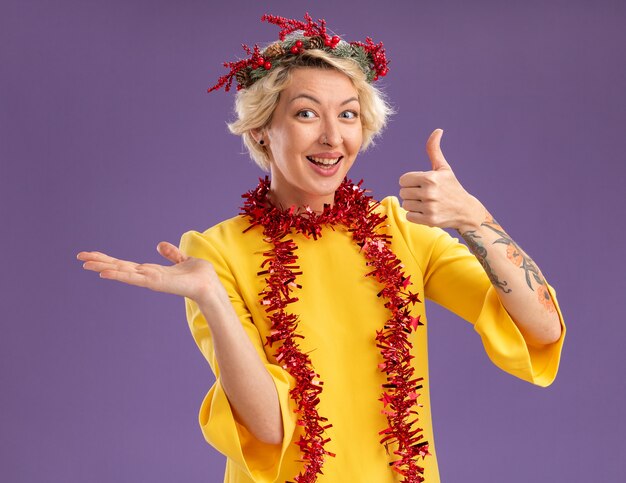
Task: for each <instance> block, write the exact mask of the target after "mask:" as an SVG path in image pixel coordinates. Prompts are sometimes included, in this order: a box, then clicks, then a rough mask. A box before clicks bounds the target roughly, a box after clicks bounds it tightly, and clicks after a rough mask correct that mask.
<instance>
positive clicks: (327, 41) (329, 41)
mask: <svg viewBox="0 0 626 483" xmlns="http://www.w3.org/2000/svg"><path fill="white" fill-rule="evenodd" d="M324 45H326V46H327V47H330V46H331V45H333V43H332V42H331V40H330V39H325V40H324Z"/></svg>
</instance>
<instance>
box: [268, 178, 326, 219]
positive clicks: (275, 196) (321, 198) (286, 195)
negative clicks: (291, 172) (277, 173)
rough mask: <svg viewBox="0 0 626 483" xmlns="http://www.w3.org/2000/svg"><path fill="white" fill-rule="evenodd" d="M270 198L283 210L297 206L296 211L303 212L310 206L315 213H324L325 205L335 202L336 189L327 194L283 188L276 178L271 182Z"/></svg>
mask: <svg viewBox="0 0 626 483" xmlns="http://www.w3.org/2000/svg"><path fill="white" fill-rule="evenodd" d="M268 198H269V200H270V201H271V202H272V204H273V205H274V206H276V207H278V208H281V209H283V210H289V209H290V208H291V207H295V210H296V212H302V211H304V210H305V208H306V207H309V208H310V209H311V210H312V211H314V212H315V213H322V212H323V211H324V205H330V206H333V205H334V203H335V191H334V190H333V191H331V192H330V193H325V194H311V193H306V192H304V191H300V190H296V189H293V188H291V189H283V187H282V186H281V184H280V183H277V182H276V178H272V180H271V182H270V191H269V193H268Z"/></svg>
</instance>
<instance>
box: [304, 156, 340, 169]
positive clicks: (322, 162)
mask: <svg viewBox="0 0 626 483" xmlns="http://www.w3.org/2000/svg"><path fill="white" fill-rule="evenodd" d="M306 159H308V160H309V161H310V162H311V163H313V164H314V165H316V166H319V167H321V168H327V169H329V168H332V167H333V166H336V165H337V164H338V163H339V162H340V161H341V160H342V159H343V156H339V157H338V158H316V157H315V156H307V157H306Z"/></svg>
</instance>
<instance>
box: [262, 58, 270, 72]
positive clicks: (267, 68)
mask: <svg viewBox="0 0 626 483" xmlns="http://www.w3.org/2000/svg"><path fill="white" fill-rule="evenodd" d="M263 67H265V70H270V69H271V68H272V63H271V62H270V61H269V60H268V61H267V62H265V64H264V65H263Z"/></svg>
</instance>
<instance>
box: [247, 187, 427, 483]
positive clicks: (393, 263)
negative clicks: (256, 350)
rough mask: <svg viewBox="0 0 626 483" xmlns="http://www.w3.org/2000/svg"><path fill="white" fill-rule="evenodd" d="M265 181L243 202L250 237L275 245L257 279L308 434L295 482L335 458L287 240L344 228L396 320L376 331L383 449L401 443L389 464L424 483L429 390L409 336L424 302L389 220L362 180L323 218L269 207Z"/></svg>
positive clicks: (311, 478) (338, 195)
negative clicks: (301, 328)
mask: <svg viewBox="0 0 626 483" xmlns="http://www.w3.org/2000/svg"><path fill="white" fill-rule="evenodd" d="M259 181H260V183H259V185H258V186H257V188H255V189H254V190H251V191H249V192H248V193H246V194H244V195H242V197H243V198H245V200H246V201H245V203H244V206H243V207H242V211H241V214H242V215H244V216H246V217H248V218H249V221H250V226H249V227H248V228H246V230H245V231H248V230H249V229H251V228H252V227H254V226H262V227H263V234H264V236H265V238H264V240H265V241H266V242H267V243H268V244H270V245H272V246H273V248H272V249H271V250H269V251H267V252H265V253H264V254H263V255H264V256H265V257H266V259H265V260H264V261H263V264H262V268H263V270H262V271H261V272H259V275H263V276H266V282H267V285H266V288H265V289H264V290H263V291H262V292H261V293H260V294H259V295H261V296H262V298H261V304H263V305H264V306H265V311H266V312H267V313H268V317H269V319H270V321H271V323H272V328H271V332H270V335H269V336H268V337H267V341H266V345H269V346H270V347H272V345H273V344H274V343H276V342H282V344H281V345H280V347H279V348H278V350H277V351H276V353H275V357H276V361H277V362H278V363H280V364H281V365H282V367H283V368H284V369H285V370H287V371H288V372H289V374H291V375H292V376H293V377H294V379H295V381H296V385H295V387H294V388H293V389H292V390H291V391H290V396H291V398H292V399H293V400H294V401H295V402H296V403H297V406H298V409H297V410H296V411H297V413H298V414H299V418H298V424H299V425H301V426H303V427H304V430H303V433H304V434H303V435H302V436H301V437H300V439H299V441H297V442H296V444H297V445H298V446H300V449H301V454H302V460H303V462H304V463H305V467H304V470H303V471H302V472H301V473H300V474H298V475H297V476H296V477H295V481H296V482H298V483H312V482H315V481H316V480H317V475H318V474H323V473H322V466H323V465H324V455H325V454H327V455H330V456H335V455H334V454H333V453H331V452H329V451H327V450H325V449H324V445H325V444H326V443H327V442H328V441H330V438H325V437H324V432H325V430H326V429H328V428H330V427H331V426H332V424H328V423H327V421H328V419H327V418H325V417H322V416H320V415H319V413H318V411H317V405H318V403H319V397H320V393H321V392H322V386H323V384H324V383H323V381H322V380H321V379H320V375H319V374H317V373H316V372H315V370H314V369H313V367H312V363H311V360H310V358H309V356H308V355H306V354H304V353H303V352H302V351H301V350H300V348H299V345H298V343H297V340H296V339H297V338H303V337H304V336H303V335H301V334H298V333H296V329H297V327H298V316H297V315H295V314H292V313H289V312H287V311H286V310H285V309H286V307H287V305H288V304H290V303H293V302H295V301H297V300H298V298H297V297H296V296H294V295H293V294H292V292H293V291H294V289H299V288H301V286H300V285H298V284H297V283H296V279H297V276H298V275H301V274H302V272H300V271H299V268H300V267H299V266H298V265H297V264H296V262H297V259H298V257H297V256H296V254H295V251H296V249H297V245H296V244H295V243H294V241H293V240H292V239H290V238H288V236H289V235H290V234H292V230H295V231H296V232H297V233H301V234H303V235H304V236H306V237H313V238H314V239H317V238H318V237H321V236H322V227H323V226H324V225H331V226H332V225H335V224H338V223H340V224H343V225H345V226H346V227H348V230H349V231H350V232H351V233H352V238H353V239H354V241H355V243H356V244H357V245H358V246H359V247H361V250H362V251H363V253H364V255H365V259H366V264H367V265H368V266H371V267H373V270H372V271H371V272H369V273H368V274H367V275H366V276H372V277H375V278H376V280H377V281H378V282H379V283H380V284H381V285H382V289H381V291H380V292H379V293H378V297H382V298H384V299H385V300H386V302H385V307H386V308H387V309H389V311H390V313H391V316H390V318H389V319H388V320H387V321H386V322H385V324H384V326H383V329H382V330H377V331H376V347H378V348H379V349H380V353H381V355H382V358H383V362H381V363H380V364H379V365H378V368H379V369H380V370H381V372H384V373H385V374H386V375H387V383H386V384H383V385H382V388H383V393H382V395H381V398H379V401H381V402H382V403H383V409H382V411H381V412H382V413H383V414H385V416H386V417H387V422H388V427H387V428H385V429H383V430H381V431H380V432H379V434H380V435H383V438H382V439H381V440H380V443H381V444H384V446H385V449H386V450H387V453H389V444H394V443H395V444H397V449H395V450H394V451H393V453H394V454H395V455H397V457H398V458H399V459H397V460H395V461H392V462H391V463H389V465H390V466H391V467H392V469H393V470H395V471H396V472H398V473H399V474H401V475H402V476H404V478H405V479H404V480H402V481H403V482H406V483H420V482H423V481H424V477H423V473H424V468H423V467H421V466H419V465H418V464H417V459H418V458H419V457H422V458H424V457H425V456H426V455H428V454H429V453H428V442H427V441H423V435H422V434H421V432H422V429H421V428H414V425H415V424H416V423H417V422H418V419H419V418H418V413H417V411H416V407H418V406H421V405H420V404H418V403H417V398H418V396H419V394H418V392H417V391H419V390H420V389H421V388H422V387H423V386H422V384H421V381H422V380H423V378H421V377H420V378H416V377H414V368H413V367H412V366H411V363H410V361H411V359H412V358H413V356H411V355H410V349H411V348H412V344H411V342H410V341H409V339H408V336H409V334H410V333H411V331H412V330H415V329H417V327H418V326H419V325H422V323H421V322H420V321H419V317H412V316H411V314H410V310H409V304H411V305H414V304H416V303H417V302H420V300H419V298H418V296H417V294H414V293H411V292H410V291H408V290H407V287H408V286H409V285H410V283H411V281H410V276H405V275H404V272H403V271H402V268H403V265H402V263H401V261H400V260H399V259H398V258H397V257H396V256H395V254H394V253H393V252H392V251H391V249H390V248H389V243H390V241H389V239H390V238H391V236H390V235H386V234H381V233H377V231H378V229H379V227H381V225H382V223H383V222H384V221H385V220H386V218H387V217H386V215H384V214H380V213H376V212H375V209H376V208H377V207H378V206H379V204H380V203H379V202H377V201H375V200H373V198H372V197H371V196H367V195H365V190H363V189H361V183H362V181H361V182H359V183H358V184H356V185H355V184H353V183H352V182H351V181H350V180H348V179H344V180H343V182H342V183H341V185H340V187H339V188H338V189H337V191H336V192H335V202H334V204H333V206H330V205H325V206H324V210H323V212H322V213H321V214H317V213H315V212H313V211H312V210H311V209H310V208H308V207H307V208H306V209H305V210H304V213H299V212H296V209H295V207H292V208H291V209H290V210H288V211H286V210H281V209H280V208H278V207H276V206H274V205H272V203H271V202H270V201H269V199H268V197H267V194H268V192H269V189H270V181H269V179H268V178H267V177H266V178H265V179H264V180H263V179H261V180H259ZM245 231H244V232H245ZM287 483H289V482H287Z"/></svg>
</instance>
